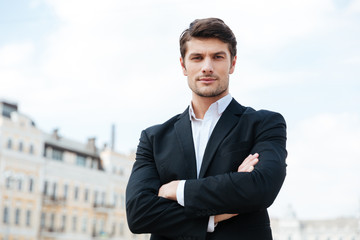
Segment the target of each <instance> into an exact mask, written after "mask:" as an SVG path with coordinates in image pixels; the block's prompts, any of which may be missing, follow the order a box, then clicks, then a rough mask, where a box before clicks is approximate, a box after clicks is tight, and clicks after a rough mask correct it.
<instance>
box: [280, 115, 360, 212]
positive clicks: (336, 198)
mask: <svg viewBox="0 0 360 240" xmlns="http://www.w3.org/2000/svg"><path fill="white" fill-rule="evenodd" d="M288 135H289V136H288V139H289V140H288V141H289V143H288V151H289V156H288V160H287V162H288V176H287V179H286V181H285V184H284V187H283V189H282V192H281V194H280V196H279V199H278V200H279V203H278V204H276V205H275V206H274V210H273V211H275V212H277V213H279V212H280V211H281V209H280V206H286V202H287V203H292V204H293V206H294V208H295V211H296V212H297V214H298V216H299V217H300V218H327V217H338V216H341V215H355V214H356V211H357V210H358V207H359V206H358V204H359V200H360V189H359V182H360V175H359V172H360V164H359V162H360V148H359V146H360V115H358V114H350V113H343V114H332V113H329V114H319V115H317V116H313V117H311V118H309V119H306V120H304V121H302V122H301V123H300V124H298V125H296V126H294V127H292V128H290V129H289V134H288Z"/></svg>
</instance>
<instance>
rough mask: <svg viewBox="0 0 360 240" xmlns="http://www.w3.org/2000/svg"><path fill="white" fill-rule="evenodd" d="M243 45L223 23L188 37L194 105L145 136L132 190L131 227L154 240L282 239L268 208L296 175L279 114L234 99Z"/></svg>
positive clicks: (197, 28) (202, 23)
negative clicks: (232, 79)
mask: <svg viewBox="0 0 360 240" xmlns="http://www.w3.org/2000/svg"><path fill="white" fill-rule="evenodd" d="M236 44H237V42H236V38H235V36H234V34H233V32H232V31H231V29H230V28H229V27H228V26H227V25H226V24H225V23H224V22H223V21H222V20H221V19H217V18H207V19H198V20H195V21H193V22H192V23H191V24H190V26H189V28H188V29H186V30H185V31H184V32H183V33H182V34H181V36H180V53H181V58H180V63H181V67H182V70H183V73H184V75H185V76H186V77H187V81H188V85H189V88H190V89H191V91H192V99H191V103H190V105H189V107H188V108H187V109H186V110H185V111H184V112H183V113H182V114H179V115H176V116H174V117H172V118H170V119H169V120H168V121H166V122H165V123H162V124H159V125H156V126H152V127H149V128H147V129H146V130H144V131H142V133H141V137H140V141H139V145H138V148H137V152H136V161H135V163H134V166H133V170H132V173H131V176H130V179H129V182H128V186H127V189H126V211H127V219H128V224H129V227H130V230H131V231H132V232H134V233H151V239H153V240H171V239H194V240H195V239H199V240H202V239H220V240H232V239H240V240H269V239H272V234H271V228H270V221H269V216H268V213H267V208H268V207H269V206H270V205H271V204H272V203H273V201H274V200H275V198H276V196H277V194H278V193H279V191H280V188H281V186H282V184H283V181H284V179H285V175H286V163H285V159H286V156H287V152H286V148H285V145H286V124H285V121H284V119H283V117H282V116H281V115H280V114H279V113H275V112H271V111H266V110H260V111H256V110H254V109H252V108H250V107H244V106H242V105H240V104H239V103H238V102H237V101H236V100H235V99H233V98H232V97H231V95H230V93H229V75H230V74H232V73H233V72H234V69H235V65H236V59H237V56H236Z"/></svg>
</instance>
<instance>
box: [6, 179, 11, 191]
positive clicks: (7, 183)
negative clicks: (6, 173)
mask: <svg viewBox="0 0 360 240" xmlns="http://www.w3.org/2000/svg"><path fill="white" fill-rule="evenodd" d="M10 187H11V177H7V178H6V188H7V189H10Z"/></svg>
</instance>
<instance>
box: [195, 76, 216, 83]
mask: <svg viewBox="0 0 360 240" xmlns="http://www.w3.org/2000/svg"><path fill="white" fill-rule="evenodd" d="M198 81H199V82H202V83H212V82H215V81H216V78H215V77H207V76H204V77H199V78H198Z"/></svg>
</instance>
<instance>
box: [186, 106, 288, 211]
mask: <svg viewBox="0 0 360 240" xmlns="http://www.w3.org/2000/svg"><path fill="white" fill-rule="evenodd" d="M254 134H255V138H254V144H253V147H252V149H251V153H252V154H254V153H259V163H258V164H257V165H256V166H255V169H254V170H253V171H252V172H250V173H248V172H230V173H226V174H222V175H217V176H210V177H206V178H202V179H197V180H187V181H186V183H185V190H184V200H185V210H186V214H187V215H198V216H199V215H200V216H208V215H217V214H222V213H239V214H241V213H246V212H253V211H258V210H263V209H266V208H268V207H269V206H270V205H271V204H272V203H273V201H274V200H275V198H276V196H277V194H278V193H279V191H280V188H281V186H282V184H283V181H284V179H285V175H286V163H285V159H286V156H287V151H286V149H285V146H286V124H285V120H284V118H283V117H282V116H281V115H280V114H278V113H272V112H271V113H268V114H266V115H265V117H264V119H263V120H262V121H261V123H260V124H259V125H258V126H257V127H256V129H255V130H254ZM221 160H222V161H225V160H224V159H221ZM228 160H229V161H230V159H226V161H228ZM199 193H201V194H199Z"/></svg>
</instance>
